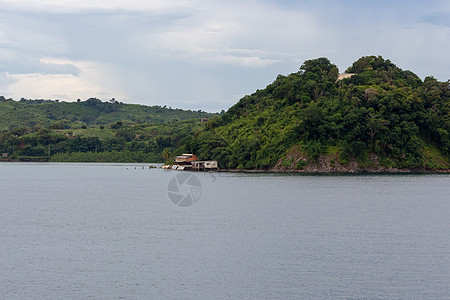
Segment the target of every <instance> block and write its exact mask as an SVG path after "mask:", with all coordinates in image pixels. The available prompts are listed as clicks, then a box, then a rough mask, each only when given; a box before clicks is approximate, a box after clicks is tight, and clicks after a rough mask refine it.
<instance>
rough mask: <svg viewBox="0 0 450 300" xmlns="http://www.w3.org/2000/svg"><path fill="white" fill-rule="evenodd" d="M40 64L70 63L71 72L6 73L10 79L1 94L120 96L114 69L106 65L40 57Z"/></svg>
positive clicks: (64, 97) (69, 97) (68, 98)
mask: <svg viewBox="0 0 450 300" xmlns="http://www.w3.org/2000/svg"><path fill="white" fill-rule="evenodd" d="M41 61H42V62H43V63H44V64H51V65H59V66H63V67H64V66H67V65H69V66H74V67H76V68H77V69H78V70H79V75H74V74H41V73H27V74H7V78H8V79H9V80H10V81H11V82H12V84H10V85H9V86H8V87H7V88H6V89H5V91H4V94H5V96H14V97H16V98H19V97H20V98H21V97H23V98H27V99H34V98H42V99H55V98H58V99H60V100H66V101H75V100H76V99H78V98H80V99H87V98H90V97H97V98H100V99H111V98H113V97H115V98H123V97H124V95H123V94H122V93H121V91H120V84H118V83H119V80H118V78H117V74H116V73H115V71H114V69H113V68H111V67H110V66H108V65H104V64H100V63H98V62H90V61H76V62H75V61H69V60H61V59H51V58H43V59H42V60H41Z"/></svg>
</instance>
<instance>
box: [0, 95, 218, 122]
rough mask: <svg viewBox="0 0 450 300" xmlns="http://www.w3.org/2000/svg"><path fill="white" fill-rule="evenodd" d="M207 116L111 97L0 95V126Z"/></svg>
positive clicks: (179, 118) (136, 120)
mask: <svg viewBox="0 0 450 300" xmlns="http://www.w3.org/2000/svg"><path fill="white" fill-rule="evenodd" d="M210 116H212V114H209V113H206V112H203V111H191V110H182V109H172V108H167V107H166V106H164V107H161V106H146V105H138V104H124V103H122V102H119V101H117V100H115V99H114V98H113V99H111V100H109V101H105V102H103V101H101V100H99V99H96V98H89V99H87V100H86V101H82V100H80V99H78V100H77V101H76V102H62V101H58V100H27V99H24V98H22V99H20V100H19V101H14V100H13V99H5V97H3V96H0V130H8V129H9V130H12V129H14V128H18V127H33V126H36V125H39V126H51V125H52V126H60V127H61V126H62V127H72V128H73V127H77V126H78V127H79V126H83V125H86V126H89V125H106V124H110V123H113V122H117V121H122V122H123V121H130V122H136V123H159V122H166V121H174V120H187V119H193V118H203V117H205V118H208V117H210Z"/></svg>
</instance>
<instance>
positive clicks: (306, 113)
mask: <svg viewBox="0 0 450 300" xmlns="http://www.w3.org/2000/svg"><path fill="white" fill-rule="evenodd" d="M346 73H354V74H355V75H353V76H351V75H349V76H351V77H350V78H346V79H343V80H338V74H339V71H338V68H337V67H336V66H335V65H334V64H332V63H330V61H329V60H328V59H326V58H319V59H314V60H309V61H306V62H305V63H304V64H303V65H302V66H301V67H300V70H299V71H298V72H296V73H293V74H290V75H289V76H282V75H279V76H278V77H277V78H276V80H275V81H274V82H273V83H272V84H270V85H269V86H267V87H266V88H265V89H263V90H257V91H256V92H255V93H254V94H252V95H249V96H245V97H244V98H242V99H241V100H240V101H239V102H238V103H237V104H236V105H234V106H233V107H231V108H230V109H229V110H228V111H227V112H226V113H225V114H224V115H223V116H221V117H219V118H216V119H213V120H211V121H209V122H208V124H207V128H205V129H204V130H203V131H202V132H201V133H200V134H198V135H197V136H196V137H193V138H192V139H191V140H190V141H188V142H186V143H185V145H184V147H183V148H181V149H180V150H179V151H188V152H193V153H197V155H198V156H199V157H200V158H201V159H216V160H218V161H219V162H220V165H221V167H222V168H240V169H277V170H283V169H284V170H306V171H315V170H318V171H352V170H356V171H358V170H364V169H367V170H395V169H403V168H408V169H423V170H425V169H448V168H450V164H449V161H450V135H449V133H450V87H449V82H448V81H447V82H439V81H438V80H436V79H435V78H433V77H427V78H425V80H423V81H422V80H421V79H420V78H419V77H418V76H417V75H415V74H414V73H413V72H411V71H404V70H401V69H400V68H398V67H397V66H396V65H394V64H393V63H392V62H390V61H389V60H385V59H383V58H382V57H376V56H370V57H362V58H360V59H359V60H358V61H356V62H355V63H354V64H353V65H352V66H351V67H350V68H348V70H346Z"/></svg>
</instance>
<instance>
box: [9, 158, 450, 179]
mask: <svg viewBox="0 0 450 300" xmlns="http://www.w3.org/2000/svg"><path fill="white" fill-rule="evenodd" d="M0 162H6V163H49V162H51V161H49V160H44V159H40V160H38V159H37V160H20V159H4V158H0ZM52 163H83V164H86V163H92V164H95V163H104V164H123V163H130V164H131V163H132V164H163V163H139V162H103V161H92V162H79V161H78V162H77V161H75V162H67V161H61V162H52ZM174 171H177V170H174ZM178 171H188V172H218V173H266V174H305V175H308V174H315V175H320V174H324V175H349V174H355V175H361V174H450V169H425V168H415V169H396V168H377V169H371V168H358V169H349V170H343V169H337V170H330V169H328V168H318V169H302V170H295V169H290V168H271V169H267V170H264V169H219V170H217V171H196V170H178Z"/></svg>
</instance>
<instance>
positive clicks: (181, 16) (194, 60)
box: [0, 0, 450, 111]
mask: <svg viewBox="0 0 450 300" xmlns="http://www.w3.org/2000/svg"><path fill="white" fill-rule="evenodd" d="M0 6H1V7H2V10H1V11H0V70H1V71H2V72H3V73H2V74H3V75H1V74H0V95H1V94H2V93H3V94H5V93H8V96H11V97H14V98H20V97H26V98H43V97H47V98H51V97H52V95H55V97H56V96H58V98H60V99H61V98H63V97H61V95H66V96H65V97H66V98H67V99H76V98H86V97H99V98H102V99H104V100H107V99H105V98H110V97H115V98H117V99H123V101H126V102H130V101H132V102H137V103H143V104H151V105H153V104H160V105H164V104H167V105H170V106H172V107H182V108H192V109H206V108H209V109H211V110H215V111H217V110H221V109H222V108H226V107H229V106H230V105H232V104H234V103H235V102H236V101H237V100H238V99H239V97H240V96H243V95H245V94H248V93H252V92H254V91H255V90H256V89H260V88H264V87H265V86H266V85H267V84H269V83H271V82H272V81H273V80H274V79H275V78H276V76H277V75H278V74H289V73H292V72H295V71H297V70H298V68H299V67H300V65H301V64H302V63H303V62H304V61H305V60H306V59H312V58H317V57H322V56H325V57H328V58H330V60H331V61H332V62H334V63H336V64H337V65H338V66H339V67H340V69H341V70H345V69H346V68H347V67H348V66H350V65H351V64H352V63H353V62H354V61H355V60H357V59H358V58H359V57H361V56H363V55H383V56H384V57H385V58H389V59H391V60H392V61H393V62H394V63H396V64H397V65H399V67H401V68H404V69H410V70H412V71H413V72H415V73H417V74H418V75H419V76H421V77H422V78H424V77H425V76H427V75H434V76H436V77H437V78H438V79H439V80H447V79H448V70H449V69H450V57H449V56H448V54H447V52H448V49H449V48H450V29H449V26H448V22H447V19H448V18H446V17H447V16H448V13H449V11H450V5H449V4H448V1H437V0H430V1H427V2H426V3H425V2H423V1H416V0H412V1H408V2H406V1H387V0H380V1H378V2H367V1H355V0H343V1H338V2H337V1H331V0H326V1H312V0H303V1H288V0H280V1H278V0H277V1H275V0H240V1H237V0H229V1H218V0H210V1H201V0H176V1H144V0H128V1H124V0H109V1H106V0H96V1H85V0H0Z"/></svg>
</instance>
